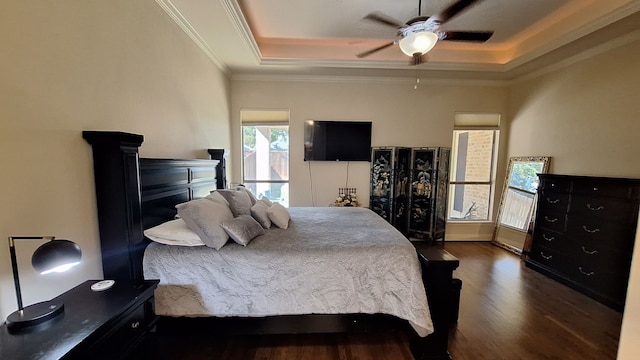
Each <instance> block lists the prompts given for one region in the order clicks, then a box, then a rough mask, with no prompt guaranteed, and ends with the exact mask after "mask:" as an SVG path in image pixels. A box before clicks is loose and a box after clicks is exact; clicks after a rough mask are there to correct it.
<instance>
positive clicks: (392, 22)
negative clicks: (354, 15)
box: [364, 12, 404, 29]
mask: <svg viewBox="0 0 640 360" xmlns="http://www.w3.org/2000/svg"><path fill="white" fill-rule="evenodd" d="M364 19H365V20H371V21H375V22H377V23H380V24H384V25H387V26H392V27H394V28H396V29H399V28H401V27H403V26H404V24H403V23H401V22H400V21H398V20H396V19H394V18H392V17H391V16H387V15H385V14H382V13H379V12H375V13H371V14H369V15H367V16H365V17H364Z"/></svg>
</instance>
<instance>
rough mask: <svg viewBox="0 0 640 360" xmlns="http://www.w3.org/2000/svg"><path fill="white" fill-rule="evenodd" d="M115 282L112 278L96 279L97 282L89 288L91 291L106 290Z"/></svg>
mask: <svg viewBox="0 0 640 360" xmlns="http://www.w3.org/2000/svg"><path fill="white" fill-rule="evenodd" d="M115 283H116V282H115V281H114V280H102V281H98V282H97V283H94V284H93V285H91V290H93V291H104V290H107V289H108V288H110V287H112V286H113V284H115Z"/></svg>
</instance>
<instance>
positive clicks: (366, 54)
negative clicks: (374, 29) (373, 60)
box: [356, 41, 395, 58]
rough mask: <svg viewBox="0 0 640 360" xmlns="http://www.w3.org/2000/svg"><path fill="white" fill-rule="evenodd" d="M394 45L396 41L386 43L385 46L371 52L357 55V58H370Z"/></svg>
mask: <svg viewBox="0 0 640 360" xmlns="http://www.w3.org/2000/svg"><path fill="white" fill-rule="evenodd" d="M393 44H395V41H392V42H389V43H386V44H384V45H381V46H378V47H377V48H373V49H371V50H367V51H365V52H361V53H360V54H357V55H356V57H359V58H363V57H367V56H369V55H371V54H373V53H375V52H378V51H380V50H382V49H386V48H388V47H389V46H392V45H393Z"/></svg>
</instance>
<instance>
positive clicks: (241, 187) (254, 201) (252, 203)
mask: <svg viewBox="0 0 640 360" xmlns="http://www.w3.org/2000/svg"><path fill="white" fill-rule="evenodd" d="M236 189H238V190H244V191H246V192H247V195H249V199H251V205H255V204H256V201H258V199H257V198H256V196H255V195H253V193H252V192H251V191H250V190H249V189H247V188H246V187H245V186H244V185H239V186H238V187H236Z"/></svg>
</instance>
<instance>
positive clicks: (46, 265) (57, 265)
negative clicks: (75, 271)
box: [31, 239, 82, 274]
mask: <svg viewBox="0 0 640 360" xmlns="http://www.w3.org/2000/svg"><path fill="white" fill-rule="evenodd" d="M81 258H82V251H81V250H80V246H78V245H77V244H76V243H74V242H73V241H69V240H62V239H56V240H53V241H49V242H47V243H44V244H42V246H40V247H39V248H38V249H37V250H36V251H35V252H34V253H33V256H32V257H31V265H33V268H34V269H36V271H38V272H39V273H40V274H48V273H52V272H63V271H67V270H69V269H70V268H71V267H73V266H75V265H78V264H80V259H81Z"/></svg>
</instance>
